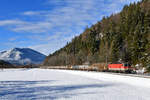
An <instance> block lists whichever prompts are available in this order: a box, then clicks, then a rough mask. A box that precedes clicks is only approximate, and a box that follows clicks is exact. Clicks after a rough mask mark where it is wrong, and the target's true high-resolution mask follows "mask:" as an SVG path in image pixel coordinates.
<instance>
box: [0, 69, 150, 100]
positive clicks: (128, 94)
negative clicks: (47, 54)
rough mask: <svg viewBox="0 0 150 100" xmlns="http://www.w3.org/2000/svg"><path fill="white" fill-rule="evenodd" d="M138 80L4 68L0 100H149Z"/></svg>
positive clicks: (0, 82) (66, 72)
mask: <svg viewBox="0 0 150 100" xmlns="http://www.w3.org/2000/svg"><path fill="white" fill-rule="evenodd" d="M4 76H5V77H4ZM128 77H129V76H128ZM120 79H121V81H120ZM141 79H143V78H136V77H132V81H131V79H130V81H129V80H126V77H121V76H120V75H115V76H114V75H111V74H105V73H94V72H80V71H63V70H61V71H60V70H49V69H30V70H26V69H15V70H14V69H9V70H8V69H4V70H1V71H0V100H149V98H150V95H149V94H150V87H149V86H148V85H146V86H144V85H145V84H146V83H147V84H148V83H150V79H143V80H142V82H143V85H139V84H138V83H136V82H135V81H137V80H139V82H140V83H142V82H141ZM133 81H134V82H135V83H134V84H135V85H133V83H132V82H133ZM147 86H148V87H147Z"/></svg>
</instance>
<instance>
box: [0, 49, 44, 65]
mask: <svg viewBox="0 0 150 100" xmlns="http://www.w3.org/2000/svg"><path fill="white" fill-rule="evenodd" d="M45 57H46V56H45V55H43V54H41V53H39V52H37V51H35V50H32V49H30V48H13V49H11V50H8V51H3V52H0V60H4V61H7V62H9V63H12V64H19V65H26V64H41V63H42V62H43V61H44V59H45Z"/></svg>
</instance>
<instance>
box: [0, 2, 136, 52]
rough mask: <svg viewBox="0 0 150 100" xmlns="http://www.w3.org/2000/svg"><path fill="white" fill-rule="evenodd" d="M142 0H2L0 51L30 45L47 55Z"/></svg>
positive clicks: (0, 7)
mask: <svg viewBox="0 0 150 100" xmlns="http://www.w3.org/2000/svg"><path fill="white" fill-rule="evenodd" d="M137 1H139V0H1V1H0V51H3V50H8V49H11V48H14V47H21V48H23V47H29V48H32V49H35V50H37V51H39V52H42V53H44V54H46V55H48V54H50V53H53V52H54V51H56V50H58V49H59V48H61V47H63V46H64V45H66V43H67V42H68V41H71V39H72V38H73V37H74V36H77V35H79V34H80V33H82V32H83V31H84V29H85V28H86V27H87V26H91V25H92V24H95V23H96V22H97V21H100V20H101V18H102V17H103V16H109V15H110V14H112V13H117V12H120V11H121V10H122V8H123V6H124V5H125V4H130V3H133V2H137Z"/></svg>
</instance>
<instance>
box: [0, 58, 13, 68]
mask: <svg viewBox="0 0 150 100" xmlns="http://www.w3.org/2000/svg"><path fill="white" fill-rule="evenodd" d="M13 67H14V66H13V65H12V64H10V63H9V62H6V61H3V60H0V68H13Z"/></svg>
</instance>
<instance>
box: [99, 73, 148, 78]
mask: <svg viewBox="0 0 150 100" xmlns="http://www.w3.org/2000/svg"><path fill="white" fill-rule="evenodd" d="M102 73H107V74H113V75H121V76H131V77H140V78H149V79H150V76H148V75H144V74H143V75H141V74H124V73H113V72H102Z"/></svg>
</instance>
